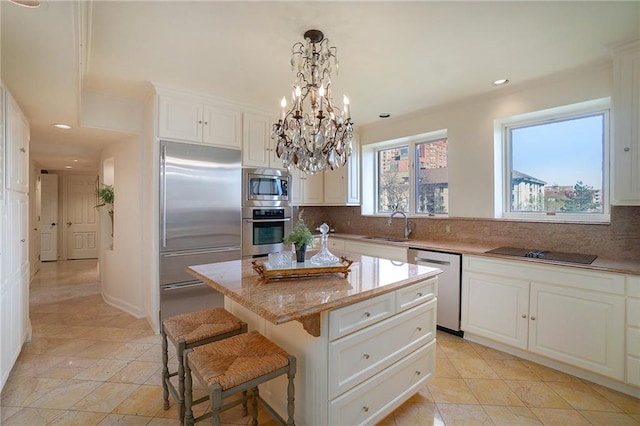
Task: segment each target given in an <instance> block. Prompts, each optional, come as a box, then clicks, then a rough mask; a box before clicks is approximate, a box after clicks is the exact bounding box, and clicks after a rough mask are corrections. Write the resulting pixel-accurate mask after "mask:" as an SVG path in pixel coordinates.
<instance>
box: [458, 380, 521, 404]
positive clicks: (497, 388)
mask: <svg viewBox="0 0 640 426" xmlns="http://www.w3.org/2000/svg"><path fill="white" fill-rule="evenodd" d="M464 381H465V382H466V384H467V386H469V389H471V392H473V394H474V395H475V397H476V398H477V399H478V402H480V404H488V405H509V406H513V407H518V406H524V403H523V402H522V401H521V400H520V398H518V396H517V395H516V394H515V393H513V391H512V390H511V389H509V386H507V385H506V384H505V383H504V382H503V381H502V380H500V379H498V380H491V379H464Z"/></svg>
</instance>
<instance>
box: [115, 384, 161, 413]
mask: <svg viewBox="0 0 640 426" xmlns="http://www.w3.org/2000/svg"><path fill="white" fill-rule="evenodd" d="M160 401H162V386H140V387H139V388H138V389H136V390H135V391H134V392H133V393H132V394H131V395H130V396H129V397H128V398H127V399H126V400H125V401H123V402H122V403H120V404H119V405H118V406H117V407H116V408H115V409H114V410H113V412H114V413H116V414H131V415H136V416H153V415H154V414H155V413H156V412H157V411H158V403H159V402H160Z"/></svg>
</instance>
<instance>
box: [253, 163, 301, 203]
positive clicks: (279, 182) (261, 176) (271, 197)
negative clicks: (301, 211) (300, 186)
mask: <svg viewBox="0 0 640 426" xmlns="http://www.w3.org/2000/svg"><path fill="white" fill-rule="evenodd" d="M242 187H243V193H244V205H245V206H288V205H289V203H290V201H291V193H290V188H291V176H290V175H289V174H288V173H287V172H286V171H283V170H277V169H243V178H242Z"/></svg>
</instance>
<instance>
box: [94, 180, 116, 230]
mask: <svg viewBox="0 0 640 426" xmlns="http://www.w3.org/2000/svg"><path fill="white" fill-rule="evenodd" d="M96 196H97V197H98V204H97V205H96V208H98V207H105V206H106V207H107V213H108V214H109V218H110V219H111V236H112V237H113V197H114V195H113V185H102V187H101V188H98V189H96Z"/></svg>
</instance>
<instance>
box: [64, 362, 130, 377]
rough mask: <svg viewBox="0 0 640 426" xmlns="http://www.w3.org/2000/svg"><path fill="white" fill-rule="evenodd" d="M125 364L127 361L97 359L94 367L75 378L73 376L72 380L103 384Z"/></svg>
mask: <svg viewBox="0 0 640 426" xmlns="http://www.w3.org/2000/svg"><path fill="white" fill-rule="evenodd" d="M127 363H128V361H123V360H120V359H98V360H96V363H95V364H94V365H92V366H91V367H89V368H86V369H84V370H83V371H82V372H81V373H79V374H78V375H77V376H74V379H77V380H97V381H101V382H104V381H106V380H107V379H109V378H110V377H112V376H113V375H114V374H117V373H118V372H119V371H120V370H122V369H123V368H125V367H126V366H127Z"/></svg>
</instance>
